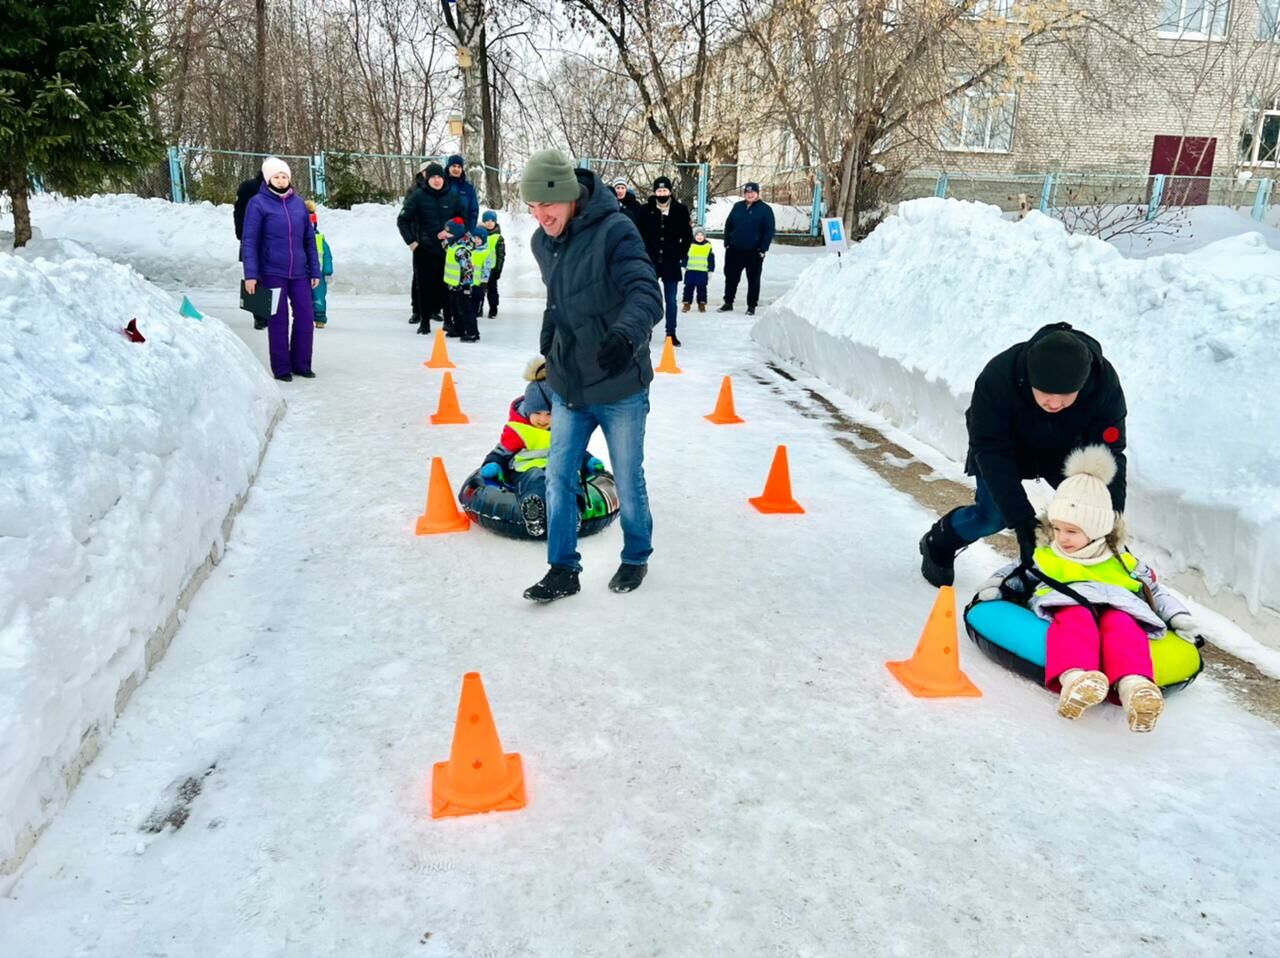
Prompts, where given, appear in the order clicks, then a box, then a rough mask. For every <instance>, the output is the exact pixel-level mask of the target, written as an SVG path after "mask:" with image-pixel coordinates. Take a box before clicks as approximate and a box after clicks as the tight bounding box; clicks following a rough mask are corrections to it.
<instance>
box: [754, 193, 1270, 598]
mask: <svg viewBox="0 0 1280 958" xmlns="http://www.w3.org/2000/svg"><path fill="white" fill-rule="evenodd" d="M1062 320H1065V321H1069V322H1071V323H1072V324H1073V325H1075V326H1077V327H1078V328H1080V329H1082V330H1084V331H1086V332H1088V333H1090V334H1091V335H1093V336H1095V337H1096V338H1097V339H1098V340H1099V341H1100V342H1101V343H1102V345H1103V349H1104V351H1105V353H1106V355H1107V356H1108V358H1109V359H1110V360H1111V362H1112V363H1114V364H1115V366H1116V369H1117V370H1118V371H1119V373H1120V376H1121V379H1122V381H1123V383H1124V386H1125V393H1126V396H1127V398H1128V402H1129V423H1128V427H1129V441H1130V447H1129V452H1130V458H1129V462H1130V468H1129V476H1130V495H1129V506H1128V510H1127V511H1128V515H1129V521H1130V528H1131V529H1133V530H1135V532H1136V533H1137V534H1138V535H1139V537H1140V538H1141V539H1142V540H1144V541H1146V542H1151V543H1156V544H1158V546H1160V547H1161V548H1162V549H1166V550H1168V552H1169V553H1170V558H1171V560H1172V561H1173V563H1174V564H1175V567H1178V568H1181V569H1185V568H1195V569H1198V570H1199V571H1200V572H1201V573H1202V574H1203V576H1204V579H1205V583H1206V585H1207V586H1208V587H1209V588H1210V590H1212V591H1217V590H1218V589H1219V588H1222V587H1225V588H1228V589H1230V590H1233V591H1235V592H1237V593H1239V594H1240V595H1241V596H1243V597H1244V599H1245V600H1246V601H1247V602H1248V604H1249V607H1250V609H1251V611H1252V612H1254V613H1255V614H1256V613H1257V612H1258V611H1259V606H1263V605H1265V606H1268V607H1270V608H1271V609H1280V479H1278V478H1277V477H1280V426H1278V425H1277V423H1276V419H1275V414H1274V409H1275V398H1274V396H1273V394H1272V390H1271V389H1270V388H1268V386H1269V384H1270V383H1272V382H1274V377H1275V375H1276V370H1278V369H1280V252H1277V251H1276V250H1273V249H1271V248H1269V247H1268V245H1267V243H1266V242H1265V240H1264V239H1263V238H1262V237H1261V236H1259V235H1258V234H1255V233H1245V234H1242V235H1238V236H1234V237H1230V238H1227V239H1223V240H1220V241H1218V242H1215V243H1211V244H1209V245H1208V246H1205V247H1203V248H1201V249H1199V250H1196V251H1195V252H1193V253H1189V254H1185V255H1183V254H1170V255H1165V256H1154V257H1150V258H1146V259H1127V258H1125V257H1124V256H1123V255H1122V254H1121V253H1120V252H1118V251H1117V250H1116V249H1114V248H1113V247H1112V246H1109V245H1108V244H1106V243H1103V242H1100V241H1098V240H1095V239H1092V238H1089V237H1081V236H1069V235H1067V233H1066V232H1065V231H1064V230H1063V228H1062V226H1061V224H1060V223H1058V222H1057V221H1056V220H1053V219H1050V218H1048V217H1044V216H1041V215H1039V214H1035V213H1033V214H1032V215H1031V216H1030V217H1028V218H1027V219H1026V220H1024V221H1023V222H1021V223H1015V222H1009V221H1008V220H1005V219H1003V218H1002V217H1001V214H1000V211H999V209H997V208H996V207H994V206H986V205H981V204H973V203H964V202H958V201H955V200H938V199H921V200H915V201H912V202H909V203H904V204H902V206H901V207H900V208H899V210H898V213H897V215H895V216H892V217H890V218H889V219H888V220H886V221H885V223H884V224H883V225H881V226H880V227H879V228H878V229H876V230H875V231H874V232H873V233H872V234H871V235H870V236H869V237H868V238H867V239H866V241H865V242H863V243H862V244H860V245H859V246H858V247H857V248H856V249H855V250H854V251H853V252H852V253H850V254H848V255H846V256H844V257H843V260H842V262H837V260H836V259H835V258H834V257H829V258H827V259H825V261H822V262H819V263H817V264H815V265H813V266H811V267H810V268H809V269H808V270H806V271H805V273H804V274H803V275H802V276H801V277H800V279H799V280H798V281H797V283H796V285H795V286H794V287H793V288H792V290H791V291H790V292H789V293H788V294H787V295H786V296H784V297H783V298H782V299H781V300H779V301H778V303H777V304H776V305H775V306H774V307H773V308H771V309H770V310H769V311H768V313H767V314H766V315H765V316H764V317H763V318H762V319H761V320H760V321H759V322H758V323H757V324H756V326H755V327H754V330H753V335H754V337H755V338H756V339H757V340H758V341H759V342H761V343H762V344H764V345H766V346H768V347H769V348H771V349H773V350H774V351H776V352H777V353H779V354H781V355H782V356H784V357H786V358H788V359H792V360H795V361H796V362H799V363H801V364H802V365H804V366H806V367H807V368H809V369H810V370H812V371H813V372H814V373H815V374H816V375H819V376H821V377H822V378H824V379H826V380H827V381H829V382H831V383H832V384H834V385H837V386H839V387H841V388H843V389H845V390H846V391H848V392H849V393H850V394H852V395H853V396H855V397H857V398H858V399H860V400H862V401H864V402H866V403H867V404H868V405H870V406H872V407H873V408H875V409H876V410H877V411H879V412H881V413H883V414H884V415H886V417H887V418H889V419H890V420H891V421H893V422H894V423H896V424H898V425H900V426H902V427H904V428H906V429H907V430H908V431H909V432H910V433H912V434H913V435H915V436H917V437H919V438H921V439H923V440H925V441H926V442H928V443H930V444H932V445H934V446H935V447H937V448H938V449H940V450H941V451H943V452H944V453H946V454H947V455H948V456H950V457H952V458H954V459H957V460H962V459H963V457H964V452H965V446H966V435H965V429H964V410H965V408H966V407H967V406H968V403H969V397H970V394H971V390H972V387H973V381H974V379H975V377H976V376H977V374H978V373H979V371H980V370H981V369H982V367H983V365H984V364H985V363H986V361H987V360H988V359H990V358H991V356H993V355H994V354H995V353H997V352H999V351H1000V350H1002V349H1004V348H1005V347H1006V346H1009V345H1011V344H1013V343H1015V342H1018V341H1020V340H1024V339H1026V338H1027V337H1028V336H1029V335H1030V334H1031V333H1033V332H1034V331H1035V330H1036V329H1038V328H1039V327H1040V326H1042V325H1044V324H1045V323H1052V322H1058V321H1062Z"/></svg>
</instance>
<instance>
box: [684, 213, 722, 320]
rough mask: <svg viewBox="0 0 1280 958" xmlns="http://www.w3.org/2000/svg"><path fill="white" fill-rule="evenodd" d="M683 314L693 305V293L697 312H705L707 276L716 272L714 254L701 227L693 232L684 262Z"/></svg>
mask: <svg viewBox="0 0 1280 958" xmlns="http://www.w3.org/2000/svg"><path fill="white" fill-rule="evenodd" d="M684 267H685V269H684V310H683V311H684V312H686V313H687V312H689V307H690V306H691V305H693V296H694V293H697V295H698V312H700V313H705V312H706V311H707V275H708V274H709V273H714V272H715V271H716V254H715V253H713V252H712V250H711V243H710V242H708V241H707V233H706V230H704V229H703V228H702V227H701V226H699V227H698V228H697V229H696V230H694V231H693V242H692V243H690V244H689V251H688V253H686V254H685V261H684Z"/></svg>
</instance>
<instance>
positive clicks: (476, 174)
mask: <svg viewBox="0 0 1280 958" xmlns="http://www.w3.org/2000/svg"><path fill="white" fill-rule="evenodd" d="M453 15H454V17H456V21H455V27H454V33H455V35H456V36H457V39H458V47H459V49H462V48H466V49H467V51H468V52H469V53H470V55H471V59H470V61H469V63H468V65H467V66H465V67H463V66H462V65H461V64H459V69H460V70H461V71H462V139H461V141H460V142H459V144H458V147H459V149H460V150H461V152H462V155H463V157H464V158H465V159H466V161H467V166H466V172H467V179H469V180H470V181H471V182H472V183H473V184H477V185H478V184H479V183H480V182H481V181H482V179H483V175H482V174H483V172H484V160H483V159H480V157H483V156H484V118H483V117H482V115H481V112H482V110H481V105H480V98H481V93H480V88H481V87H483V86H484V83H485V77H484V75H483V74H482V73H481V72H480V69H479V61H478V59H477V57H476V51H477V48H478V46H479V44H478V43H477V42H476V41H477V40H478V39H479V36H480V30H479V27H480V24H481V23H482V22H483V20H484V0H457V2H456V3H455V4H454V14H453ZM485 202H486V203H487V202H489V198H488V197H487V196H486V197H485Z"/></svg>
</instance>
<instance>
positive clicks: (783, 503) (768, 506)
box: [747, 446, 804, 513]
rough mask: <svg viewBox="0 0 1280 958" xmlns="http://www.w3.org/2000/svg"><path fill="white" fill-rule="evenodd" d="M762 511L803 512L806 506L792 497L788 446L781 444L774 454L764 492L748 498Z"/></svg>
mask: <svg viewBox="0 0 1280 958" xmlns="http://www.w3.org/2000/svg"><path fill="white" fill-rule="evenodd" d="M747 501H748V502H750V503H751V504H752V505H753V506H755V507H756V508H757V509H759V510H760V511H761V512H765V513H775V512H790V513H802V512H804V507H803V506H802V505H800V503H798V502H796V501H795V500H794V499H792V498H791V467H790V466H788V465H787V447H786V446H779V447H778V451H777V452H775V453H774V454H773V465H772V466H770V467H769V478H768V479H766V480H765V483H764V494H763V495H759V496H753V497H752V498H751V499H748V500H747Z"/></svg>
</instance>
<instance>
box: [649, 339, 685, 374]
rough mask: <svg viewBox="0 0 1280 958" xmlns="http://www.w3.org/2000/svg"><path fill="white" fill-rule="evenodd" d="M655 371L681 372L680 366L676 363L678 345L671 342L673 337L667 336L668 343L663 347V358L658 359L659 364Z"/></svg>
mask: <svg viewBox="0 0 1280 958" xmlns="http://www.w3.org/2000/svg"><path fill="white" fill-rule="evenodd" d="M653 371H654V372H655V373H679V372H680V367H679V366H677V365H676V347H675V346H674V345H673V344H672V342H671V337H670V336H668V337H667V344H666V345H665V346H663V347H662V359H660V360H659V361H658V365H657V366H655V367H654V369H653Z"/></svg>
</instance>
